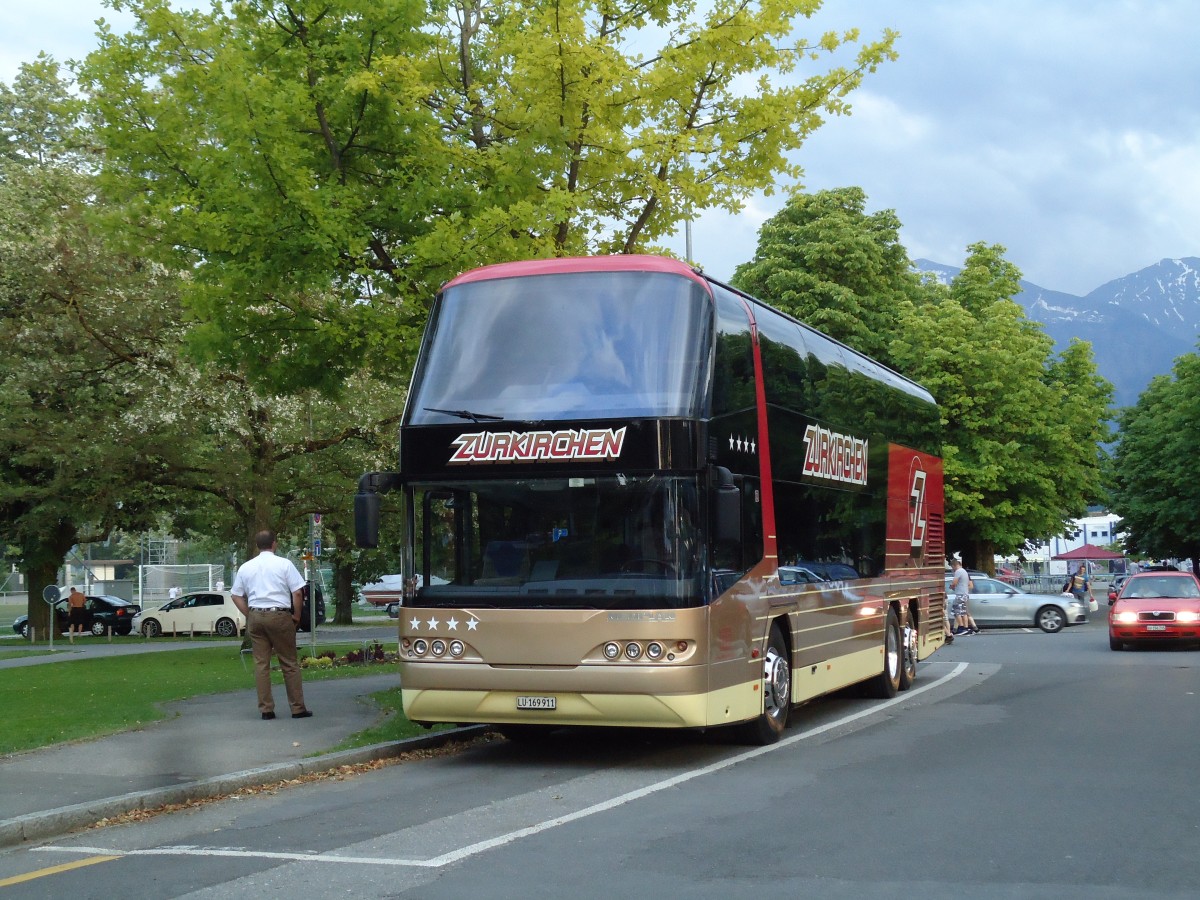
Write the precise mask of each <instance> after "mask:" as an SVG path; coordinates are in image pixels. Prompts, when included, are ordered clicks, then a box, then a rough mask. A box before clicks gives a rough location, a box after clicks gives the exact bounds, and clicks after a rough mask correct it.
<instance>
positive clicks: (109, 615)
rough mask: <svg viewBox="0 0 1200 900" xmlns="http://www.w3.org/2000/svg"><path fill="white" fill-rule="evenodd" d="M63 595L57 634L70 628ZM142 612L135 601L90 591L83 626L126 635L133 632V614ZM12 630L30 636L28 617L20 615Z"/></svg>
mask: <svg viewBox="0 0 1200 900" xmlns="http://www.w3.org/2000/svg"><path fill="white" fill-rule="evenodd" d="M65 593H66V592H64V596H63V598H62V599H61V600H59V601H58V602H57V603H55V604H54V617H55V620H56V621H57V624H58V631H57V633H58V634H65V633H66V632H67V630H68V619H69V613H68V610H69V608H70V604H68V603H67V598H66V596H65ZM140 611H141V607H140V606H138V605H137V604H136V603H131V602H130V601H128V600H123V599H121V598H120V597H114V596H112V595H111V594H89V595H88V596H87V600H86V601H85V602H84V604H83V616H84V618H83V629H84V631H88V632H91V633H92V634H94V635H97V636H99V635H103V634H106V633H107V632H108V631H109V630H110V629H111V631H112V632H113V634H120V635H126V634H129V633H130V632H132V631H133V617H134V616H135V615H137V614H138V612H140ZM12 628H13V631H15V632H16V633H17V634H19V635H21V637H28V636H29V616H27V615H25V616H17V619H16V621H15V622H13V625H12Z"/></svg>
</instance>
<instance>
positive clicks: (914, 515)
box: [908, 457, 929, 548]
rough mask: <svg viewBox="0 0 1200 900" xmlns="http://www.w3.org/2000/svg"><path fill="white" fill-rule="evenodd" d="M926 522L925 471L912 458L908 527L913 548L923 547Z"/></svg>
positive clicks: (927, 519) (927, 517)
mask: <svg viewBox="0 0 1200 900" xmlns="http://www.w3.org/2000/svg"><path fill="white" fill-rule="evenodd" d="M928 521H929V514H928V511H927V509H926V507H925V470H924V469H923V468H922V467H921V461H920V460H919V459H917V458H916V457H913V461H912V466H911V468H910V469H909V482H908V525H909V533H910V535H911V537H912V546H913V547H914V548H917V547H922V546H924V544H925V526H926V524H927V523H928Z"/></svg>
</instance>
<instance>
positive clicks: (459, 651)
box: [450, 641, 463, 659]
mask: <svg viewBox="0 0 1200 900" xmlns="http://www.w3.org/2000/svg"><path fill="white" fill-rule="evenodd" d="M450 655H451V656H453V657H455V658H456V659H457V658H458V657H460V656H462V655H463V642H462V641H451V642H450Z"/></svg>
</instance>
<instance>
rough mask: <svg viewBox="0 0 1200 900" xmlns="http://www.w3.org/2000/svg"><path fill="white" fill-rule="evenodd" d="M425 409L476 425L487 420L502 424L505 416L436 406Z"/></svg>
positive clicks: (425, 408)
mask: <svg viewBox="0 0 1200 900" xmlns="http://www.w3.org/2000/svg"><path fill="white" fill-rule="evenodd" d="M423 409H424V410H425V412H435V413H443V414H445V415H447V416H456V417H457V418H459V419H470V420H471V421H472V422H474V423H475V424H476V425H478V424H479V423H480V422H482V421H485V420H486V421H488V422H500V421H503V419H504V416H493V415H489V414H488V413H477V412H471V410H469V409H438V408H437V407H436V406H426V407H423Z"/></svg>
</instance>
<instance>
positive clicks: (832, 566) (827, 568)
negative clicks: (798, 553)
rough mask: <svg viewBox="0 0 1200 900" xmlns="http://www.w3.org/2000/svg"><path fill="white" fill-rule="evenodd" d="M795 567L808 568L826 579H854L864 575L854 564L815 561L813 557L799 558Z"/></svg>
mask: <svg viewBox="0 0 1200 900" xmlns="http://www.w3.org/2000/svg"><path fill="white" fill-rule="evenodd" d="M793 567H798V568H804V569H808V571H810V572H812V573H813V574H814V575H816V576H817V577H818V578H822V579H824V580H825V581H854V580H856V579H858V578H861V577H862V576H861V575H859V574H858V570H857V569H856V568H854V567H853V566H848V565H846V564H845V563H836V562H815V561H813V560H811V559H801V560H798V561H797V562H796V563H795V565H794V566H793Z"/></svg>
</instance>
